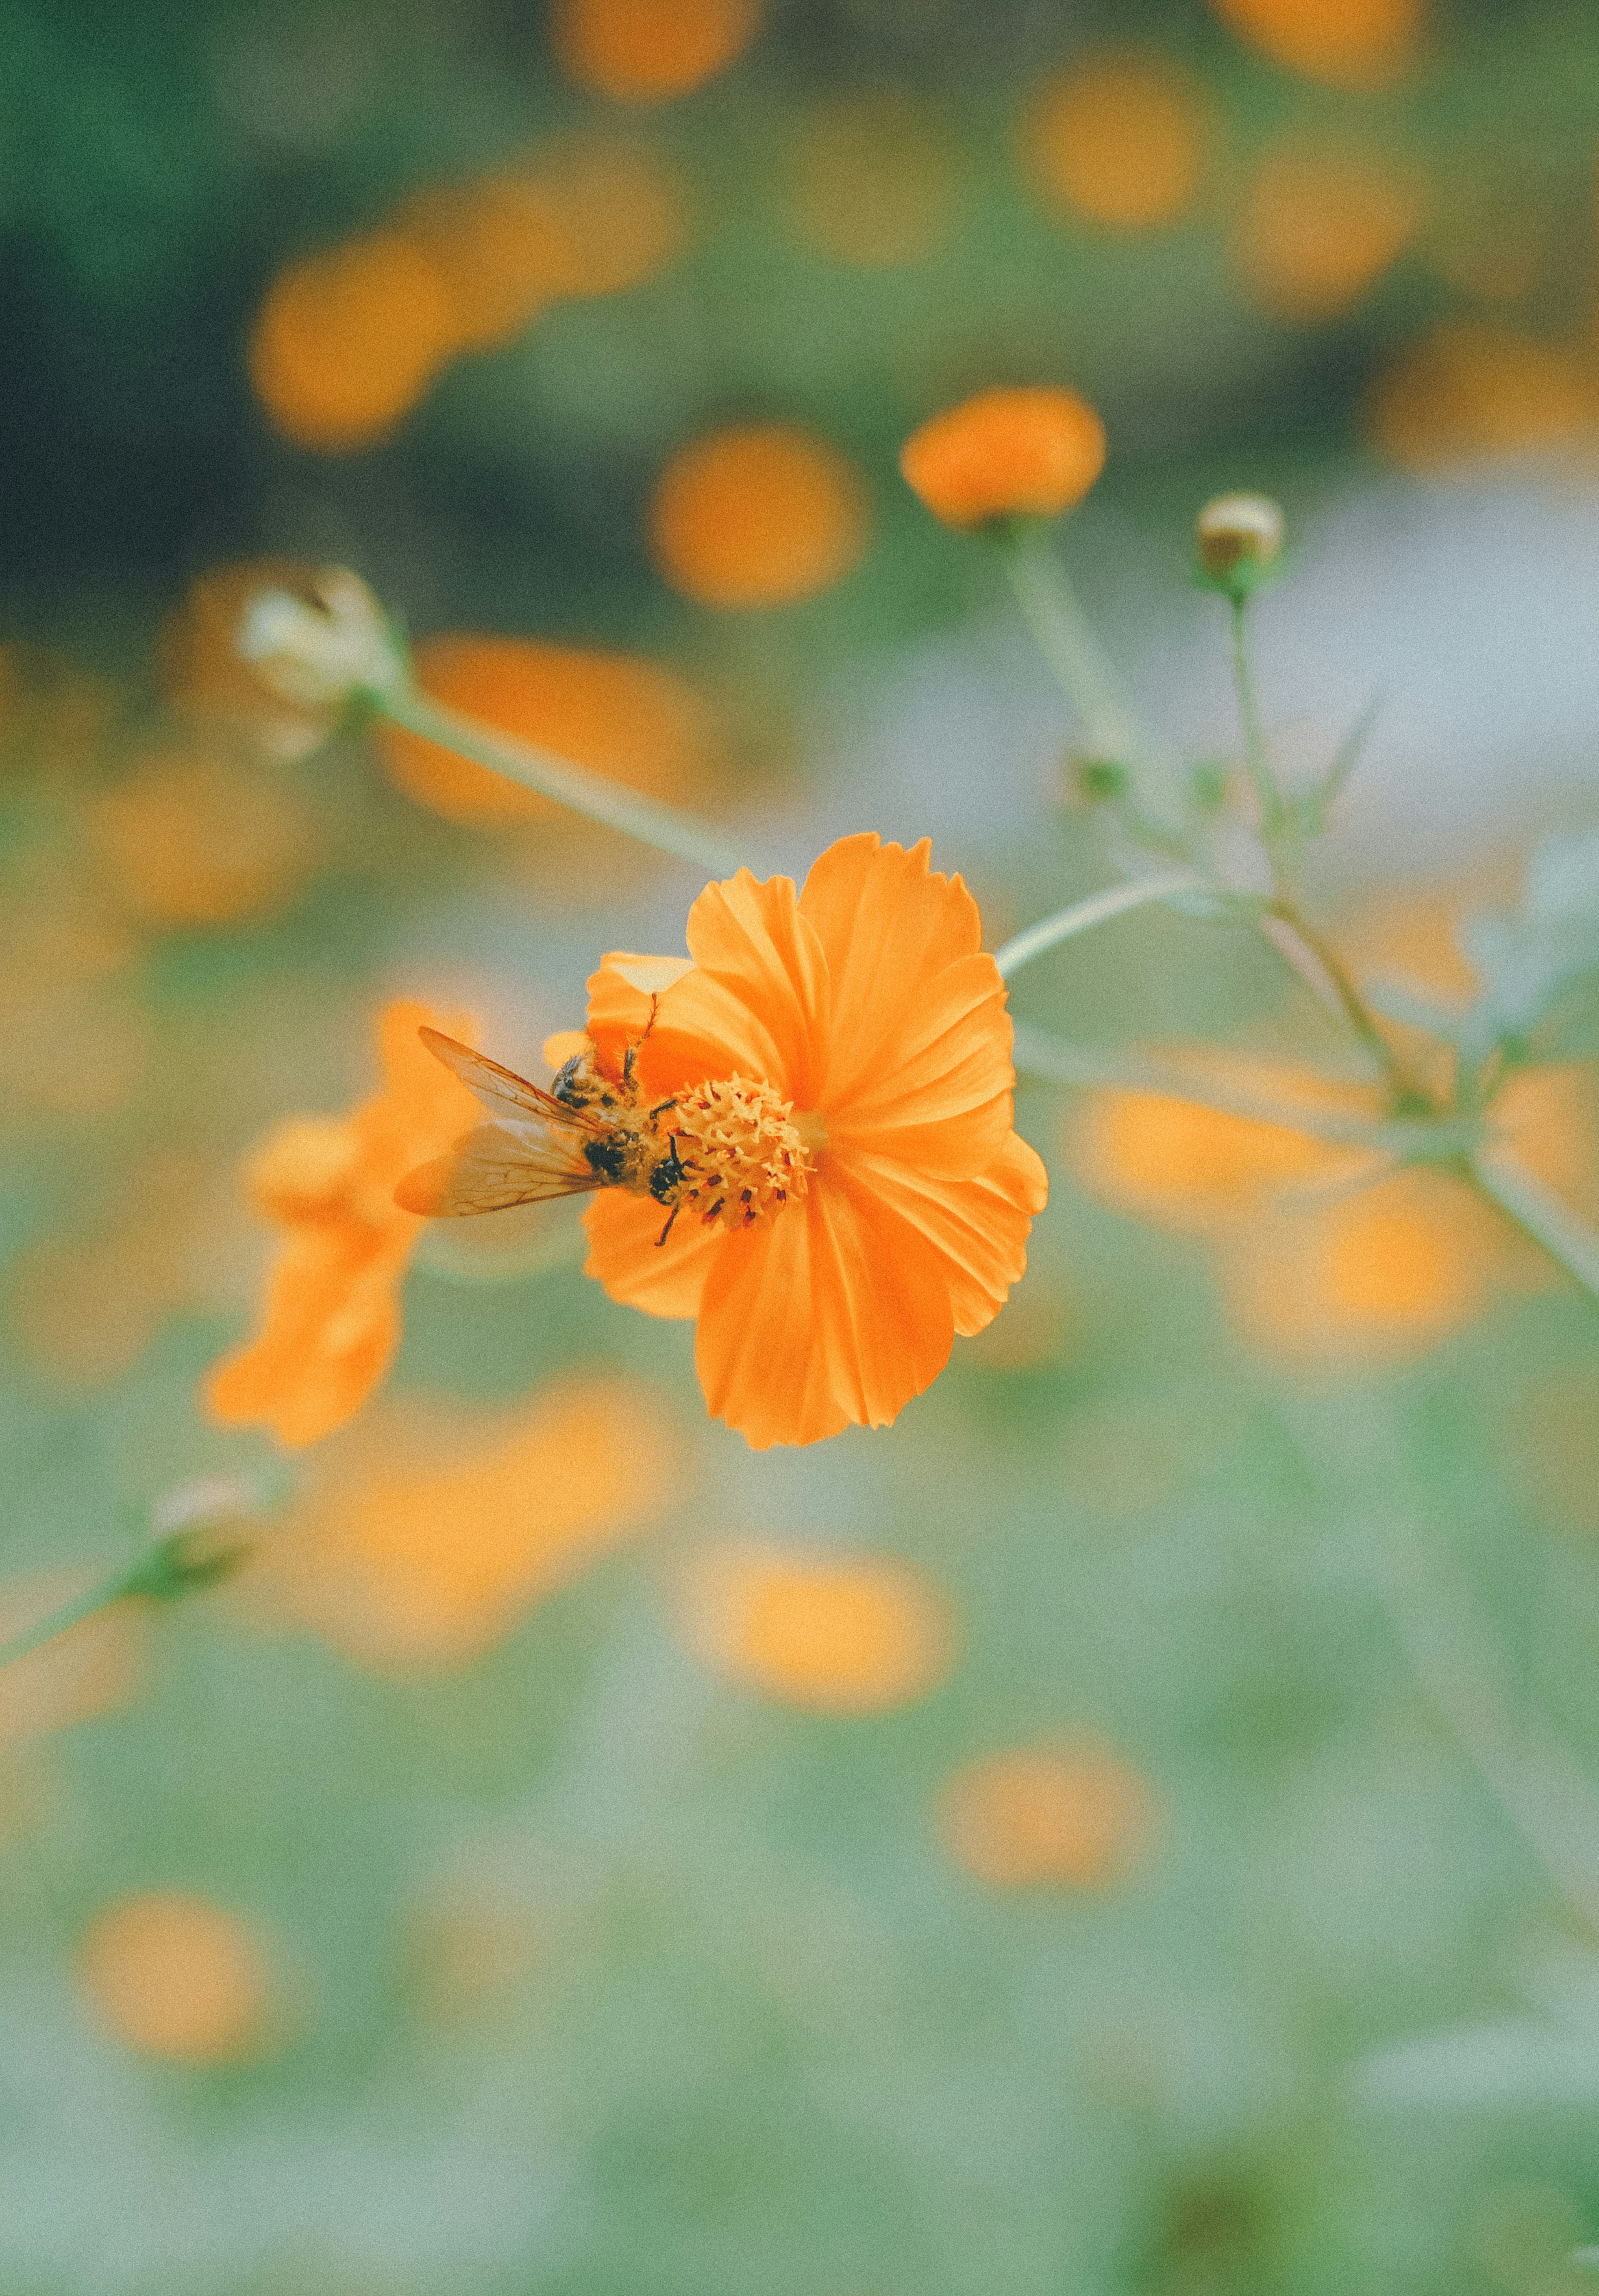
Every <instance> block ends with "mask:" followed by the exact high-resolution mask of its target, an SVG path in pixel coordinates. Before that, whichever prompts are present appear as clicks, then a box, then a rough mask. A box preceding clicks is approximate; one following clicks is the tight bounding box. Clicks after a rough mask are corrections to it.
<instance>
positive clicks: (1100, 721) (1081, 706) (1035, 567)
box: [1000, 526, 1147, 765]
mask: <svg viewBox="0 0 1599 2296" xmlns="http://www.w3.org/2000/svg"><path fill="white" fill-rule="evenodd" d="M1000 556H1001V559H1002V561H1003V562H1004V565H1005V575H1006V578H1007V579H1008V580H1009V582H1010V585H1011V588H1012V590H1013V593H1014V594H1015V599H1016V603H1017V604H1018V606H1020V608H1021V615H1022V619H1023V620H1024V621H1025V622H1026V624H1027V626H1028V627H1029V630H1031V632H1032V634H1033V635H1034V637H1035V638H1036V639H1037V643H1038V651H1039V652H1040V653H1041V654H1042V655H1043V656H1044V659H1045V660H1046V662H1047V663H1048V665H1049V667H1050V668H1051V669H1052V670H1053V671H1054V676H1055V682H1056V684H1057V685H1059V686H1060V688H1061V691H1062V693H1064V694H1065V696H1066V699H1067V701H1070V704H1071V706H1072V708H1073V709H1075V710H1076V712H1077V714H1078V717H1079V718H1080V719H1081V720H1082V729H1083V739H1084V741H1085V742H1086V743H1087V747H1088V748H1089V749H1090V750H1093V751H1094V753H1095V756H1096V757H1101V758H1112V759H1115V760H1117V761H1118V762H1119V763H1121V764H1124V765H1126V764H1129V763H1130V762H1131V761H1132V760H1133V759H1134V758H1137V757H1139V756H1141V755H1142V754H1143V753H1144V749H1145V748H1146V746H1147V745H1146V743H1145V741H1144V734H1143V732H1142V730H1141V728H1140V726H1139V725H1138V720H1137V718H1136V716H1135V714H1134V711H1133V709H1132V706H1131V704H1130V703H1129V702H1128V700H1127V697H1126V696H1125V694H1124V693H1123V692H1122V690H1121V681H1120V679H1119V677H1118V676H1117V675H1116V672H1115V669H1114V668H1112V666H1111V660H1110V657H1109V655H1108V654H1107V653H1106V652H1105V650H1104V648H1103V646H1102V645H1101V644H1100V642H1099V638H1098V635H1097V634H1096V632H1095V627H1094V625H1093V623H1092V622H1091V621H1090V620H1089V619H1088V617H1087V614H1085V613H1084V611H1083V609H1082V607H1081V605H1080V604H1079V603H1078V595H1077V592H1076V591H1075V590H1074V589H1073V587H1072V586H1071V579H1070V576H1069V575H1068V573H1067V571H1066V570H1065V568H1064V567H1063V566H1062V564H1061V562H1060V560H1059V558H1058V557H1057V556H1056V554H1055V552H1054V547H1053V545H1051V542H1050V539H1049V536H1048V534H1047V532H1046V531H1045V530H1044V529H1042V528H1037V527H1033V526H1026V527H1018V528H1016V529H1012V530H1011V531H1010V532H1009V533H1008V534H1006V536H1005V539H1004V541H1003V543H1002V545H1001V549H1000Z"/></svg>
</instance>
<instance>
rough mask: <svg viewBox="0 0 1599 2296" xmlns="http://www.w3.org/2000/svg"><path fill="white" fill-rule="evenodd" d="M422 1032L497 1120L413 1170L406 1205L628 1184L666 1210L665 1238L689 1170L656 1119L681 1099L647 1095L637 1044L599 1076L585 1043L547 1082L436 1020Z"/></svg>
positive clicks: (507, 1201) (535, 1197) (537, 1198)
mask: <svg viewBox="0 0 1599 2296" xmlns="http://www.w3.org/2000/svg"><path fill="white" fill-rule="evenodd" d="M652 1018H653V1016H652ZM644 1033H645V1035H646V1036H647V1035H648V1034H649V1031H648V1029H646V1030H645V1032H644ZM420 1034H421V1037H422V1042H423V1044H424V1045H426V1046H427V1048H428V1050H429V1051H430V1053H431V1054H432V1055H433V1057H434V1059H435V1060H439V1061H442V1062H443V1063H444V1065H445V1067H446V1068H447V1069H450V1070H454V1072H455V1075H456V1076H458V1077H459V1078H460V1079H461V1081H462V1083H463V1085H465V1086H466V1087H467V1088H468V1090H469V1091H471V1092H473V1093H475V1094H476V1095H477V1097H478V1098H479V1099H480V1101H481V1102H482V1103H483V1104H484V1106H485V1107H486V1108H487V1109H488V1111H489V1112H490V1114H491V1115H493V1116H494V1117H495V1118H496V1122H494V1123H493V1124H480V1125H479V1127H478V1128H477V1130H476V1131H475V1132H469V1133H468V1134H467V1136H466V1137H465V1138H464V1139H463V1140H462V1141H460V1142H458V1143H457V1144H456V1145H455V1147H454V1148H453V1149H451V1151H450V1152H449V1153H448V1154H447V1155H446V1156H439V1157H436V1158H435V1159H434V1160H433V1161H432V1162H431V1163H430V1164H423V1165H421V1166H419V1167H418V1169H416V1170H415V1171H414V1172H408V1173H407V1174H406V1177H405V1178H404V1179H403V1180H402V1181H401V1182H400V1185H399V1187H398V1190H397V1191H396V1201H398V1203H399V1204H400V1205H401V1207H402V1208H403V1209H404V1210H406V1211H414V1212H425V1213H427V1214H429V1215H430V1216H431V1217H432V1218H464V1217H466V1216H467V1215H468V1214H471V1213H473V1212H498V1211H506V1210H510V1208H511V1207H512V1205H513V1204H535V1203H543V1202H545V1201H548V1200H550V1199H551V1198H553V1197H556V1196H578V1195H584V1194H586V1193H588V1191H589V1190H591V1189H594V1188H626V1189H627V1191H628V1193H630V1194H632V1195H635V1196H652V1197H653V1198H654V1199H655V1201H656V1202H657V1203H658V1204H660V1205H661V1206H662V1207H663V1209H665V1210H666V1211H667V1212H668V1220H667V1224H666V1226H665V1227H664V1228H663V1229H662V1230H661V1232H660V1236H659V1237H658V1238H657V1242H660V1243H664V1242H666V1240H667V1237H668V1235H669V1234H671V1230H672V1222H673V1221H674V1220H675V1219H676V1217H677V1210H678V1201H679V1195H680V1192H681V1190H682V1188H683V1186H684V1185H685V1182H686V1181H687V1180H688V1179H689V1178H690V1177H691V1171H690V1168H689V1167H688V1166H687V1165H685V1163H684V1162H683V1161H682V1160H681V1158H680V1157H679V1155H678V1152H677V1147H678V1144H677V1141H676V1138H675V1137H673V1136H671V1135H669V1134H668V1135H667V1136H665V1145H664V1146H663V1145H662V1138H663V1136H662V1135H661V1133H660V1131H658V1129H657V1125H658V1123H659V1120H660V1118H661V1117H663V1116H664V1115H666V1114H667V1113H668V1111H669V1110H670V1109H671V1108H673V1107H674V1106H675V1105H676V1103H674V1102H672V1101H670V1100H663V1101H660V1102H659V1103H657V1104H656V1105H655V1106H654V1107H653V1108H646V1107H645V1106H644V1099H643V1095H642V1094H641V1093H640V1091H639V1088H638V1085H637V1083H636V1081H635V1077H634V1061H635V1056H636V1054H637V1051H638V1046H637V1045H633V1046H629V1048H628V1051H627V1058H626V1060H625V1061H624V1062H623V1065H622V1073H621V1076H620V1078H618V1079H614V1080H613V1079H612V1078H608V1077H606V1076H603V1074H601V1072H600V1071H599V1070H597V1069H595V1068H594V1065H593V1063H592V1062H591V1061H590V1060H589V1058H588V1056H587V1055H586V1054H581V1053H580V1054H577V1055H576V1057H575V1058H573V1059H572V1060H570V1061H568V1062H567V1063H566V1065H565V1067H564V1068H562V1070H560V1072H559V1073H558V1075H557V1076H556V1078H555V1080H554V1084H553V1088H552V1089H551V1090H550V1091H548V1092H546V1091H545V1089H544V1088H543V1087H542V1086H540V1085H536V1084H529V1082H528V1080H527V1078H525V1077H519V1076H517V1075H516V1074H515V1073H514V1072H513V1071H512V1070H510V1069H505V1068H502V1067H501V1066H500V1064H499V1062H497V1061H491V1060H489V1059H488V1056H487V1055H486V1054H483V1053H475V1052H473V1051H472V1049H471V1046H468V1045H459V1044H457V1043H456V1042H455V1038H454V1037H446V1036H443V1035H441V1034H440V1032H439V1030H438V1029H422V1030H421V1031H420ZM639 1041H640V1042H641V1043H642V1042H643V1038H641V1039H640V1040H639Z"/></svg>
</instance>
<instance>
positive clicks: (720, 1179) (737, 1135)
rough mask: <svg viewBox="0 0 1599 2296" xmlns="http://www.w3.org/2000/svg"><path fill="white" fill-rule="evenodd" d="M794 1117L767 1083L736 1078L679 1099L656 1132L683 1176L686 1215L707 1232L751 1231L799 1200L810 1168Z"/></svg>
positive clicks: (699, 1088) (716, 1080)
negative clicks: (669, 1145) (670, 1140)
mask: <svg viewBox="0 0 1599 2296" xmlns="http://www.w3.org/2000/svg"><path fill="white" fill-rule="evenodd" d="M660 1129H661V1130H662V1131H663V1132H664V1131H667V1130H668V1129H669V1130H670V1132H671V1133H672V1135H673V1136H674V1137H675V1138H676V1143H677V1153H678V1156H679V1158H680V1160H682V1163H683V1165H684V1167H685V1171H686V1174H687V1177H686V1179H685V1183H684V1185H683V1188H682V1191H681V1193H680V1194H679V1196H678V1200H677V1201H678V1202H679V1203H680V1205H681V1206H682V1208H683V1210H685V1212H691V1213H696V1214H697V1215H698V1216H699V1218H701V1219H702V1220H703V1221H704V1222H705V1224H706V1226H711V1225H712V1224H713V1223H715V1222H717V1221H718V1220H719V1221H720V1222H721V1224H722V1226H724V1227H730V1228H737V1227H748V1226H750V1222H751V1221H752V1220H755V1219H757V1218H759V1216H760V1214H761V1213H762V1212H774V1211H780V1210H782V1208H783V1205H784V1204H786V1203H791V1202H793V1201H797V1200H798V1199H799V1197H801V1196H803V1195H804V1193H805V1192H806V1186H807V1182H808V1176H809V1174H810V1172H811V1170H812V1169H813V1167H812V1165H811V1161H810V1159H809V1157H808V1155H807V1153H806V1150H805V1143H804V1141H803V1140H802V1139H801V1138H800V1136H799V1131H798V1130H797V1128H795V1126H794V1124H793V1123H792V1122H791V1103H789V1102H788V1101H786V1100H783V1099H781V1098H780V1097H779V1095H777V1093H776V1092H775V1091H774V1089H773V1087H771V1086H770V1085H769V1084H764V1083H759V1082H751V1081H750V1079H749V1078H744V1077H741V1076H738V1075H736V1074H734V1075H733V1076H730V1077H726V1078H713V1079H712V1080H710V1081H709V1082H708V1083H705V1084H701V1085H696V1086H694V1087H693V1089H692V1090H690V1091H687V1092H683V1093H679V1095H677V1102H676V1106H675V1107H674V1108H673V1110H672V1111H671V1113H670V1115H669V1116H668V1117H663V1118H662V1119H661V1123H660Z"/></svg>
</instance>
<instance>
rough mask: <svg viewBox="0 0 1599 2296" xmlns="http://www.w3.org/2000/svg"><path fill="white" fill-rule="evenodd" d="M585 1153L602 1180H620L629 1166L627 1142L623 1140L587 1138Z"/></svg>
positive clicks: (584, 1147)
mask: <svg viewBox="0 0 1599 2296" xmlns="http://www.w3.org/2000/svg"><path fill="white" fill-rule="evenodd" d="M583 1153H584V1154H585V1155H586V1157H587V1159H588V1160H589V1162H590V1164H591V1165H592V1166H593V1167H594V1170H595V1171H596V1172H597V1173H598V1174H599V1176H600V1177H601V1179H602V1180H619V1179H620V1178H621V1177H622V1174H623V1173H624V1172H625V1171H626V1170H627V1143H626V1142H625V1141H621V1140H586V1141H585V1142H584V1143H583Z"/></svg>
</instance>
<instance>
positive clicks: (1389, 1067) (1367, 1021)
mask: <svg viewBox="0 0 1599 2296" xmlns="http://www.w3.org/2000/svg"><path fill="white" fill-rule="evenodd" d="M1262 916H1263V922H1267V923H1275V924H1276V925H1278V926H1280V927H1281V928H1282V929H1283V933H1284V934H1285V935H1286V936H1288V937H1289V938H1291V939H1292V940H1294V941H1297V942H1298V944H1299V946H1300V949H1302V950H1303V951H1304V952H1305V953H1306V954H1307V955H1308V956H1309V958H1310V960H1311V962H1312V964H1314V966H1315V967H1316V972H1318V973H1320V974H1321V975H1322V977H1323V978H1324V980H1325V983H1326V1001H1327V1003H1328V1004H1329V1005H1330V1006H1331V1008H1332V1009H1333V1011H1334V1012H1336V1013H1340V1014H1341V1016H1342V1018H1343V1019H1344V1020H1346V1021H1348V1022H1349V1027H1350V1028H1351V1029H1353V1030H1354V1032H1355V1034H1356V1035H1357V1037H1359V1039H1360V1041H1361V1043H1362V1044H1363V1045H1364V1046H1365V1049H1366V1051H1367V1052H1368V1053H1369V1054H1371V1057H1372V1061H1373V1063H1374V1066H1375V1068H1376V1070H1377V1071H1378V1074H1379V1075H1380V1076H1381V1077H1382V1078H1383V1080H1384V1082H1385V1083H1386V1084H1387V1086H1388V1087H1389V1090H1390V1092H1391V1093H1392V1095H1393V1096H1394V1098H1395V1099H1396V1101H1398V1102H1401V1103H1403V1102H1407V1101H1409V1100H1412V1099H1414V1098H1415V1097H1417V1095H1416V1094H1415V1087H1414V1086H1413V1085H1412V1084H1411V1082H1410V1079H1409V1078H1408V1077H1407V1076H1406V1073H1405V1071H1404V1070H1403V1068H1402V1067H1401V1066H1400V1063H1399V1060H1398V1054H1396V1053H1395V1051H1394V1048H1393V1046H1391V1045H1390V1043H1389V1041H1388V1039H1387V1037H1385V1036H1384V1035H1383V1033H1382V1029H1380V1028H1379V1027H1378V1026H1377V1023H1376V1021H1375V1019H1374V1016H1373V1014H1372V1011H1371V1008H1370V1006H1369V1005H1367V1004H1366V1001H1365V997H1364V996H1362V995H1361V994H1360V991H1359V989H1358V988H1357V987H1356V986H1355V983H1354V980H1352V978H1351V977H1350V975H1349V972H1348V970H1347V968H1346V967H1345V964H1344V962H1343V959H1342V958H1341V956H1340V955H1339V954H1338V951H1337V950H1336V949H1335V948H1334V947H1333V945H1332V943H1331V942H1330V941H1329V940H1328V939H1326V938H1325V937H1324V935H1323V934H1322V933H1320V932H1318V931H1316V927H1315V926H1314V925H1313V924H1312V923H1311V922H1309V920H1308V917H1306V916H1305V915H1304V914H1303V912H1302V911H1301V910H1300V907H1299V906H1298V904H1297V903H1296V902H1294V901H1292V900H1290V899H1288V898H1283V897H1279V898H1277V899H1275V900H1274V901H1273V902H1271V904H1270V905H1269V906H1268V907H1267V909H1265V910H1264V911H1263V913H1262ZM1267 939H1272V940H1274V941H1275V946H1276V947H1277V948H1278V949H1279V950H1280V952H1281V953H1282V955H1284V956H1286V957H1287V959H1288V961H1289V963H1290V964H1292V966H1293V968H1294V970H1295V972H1298V973H1299V975H1300V979H1301V980H1309V981H1310V985H1311V986H1312V987H1313V988H1315V987H1316V981H1315V980H1313V979H1312V978H1311V976H1310V974H1309V973H1308V972H1307V970H1306V968H1305V967H1304V966H1303V965H1302V964H1300V962H1299V960H1298V958H1297V957H1296V955H1294V953H1293V951H1292V949H1291V948H1289V947H1285V946H1284V943H1283V940H1282V939H1278V938H1277V936H1275V935H1274V934H1271V933H1269V932H1268V933H1267ZM1421 1097H1423V1098H1424V1097H1425V1096H1424V1095H1421Z"/></svg>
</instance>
